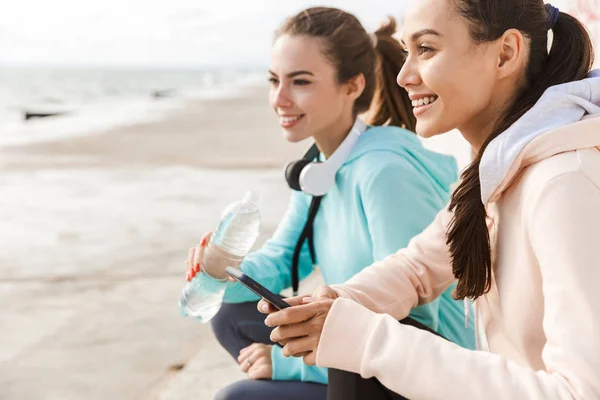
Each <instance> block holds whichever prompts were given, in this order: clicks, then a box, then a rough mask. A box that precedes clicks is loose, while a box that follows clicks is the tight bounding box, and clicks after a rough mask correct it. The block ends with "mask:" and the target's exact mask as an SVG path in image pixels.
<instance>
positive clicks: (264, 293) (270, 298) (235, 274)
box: [225, 267, 290, 310]
mask: <svg viewBox="0 0 600 400" xmlns="http://www.w3.org/2000/svg"><path fill="white" fill-rule="evenodd" d="M225 272H226V273H227V275H229V276H231V277H232V278H233V279H235V280H236V281H238V282H240V283H241V284H242V285H244V286H246V287H247V288H248V289H250V290H252V291H253V292H254V293H256V294H257V295H259V296H260V297H262V298H263V299H265V301H266V302H268V303H269V304H271V305H272V306H273V307H275V308H276V309H278V310H283V309H284V308H287V307H289V306H290V305H289V304H288V303H286V302H285V301H283V300H282V299H281V297H279V296H277V295H276V294H275V293H273V292H271V291H270V290H269V289H267V288H265V287H264V286H263V285H261V284H260V283H258V282H256V281H255V280H254V279H252V278H250V277H249V276H248V275H246V274H245V273H243V272H242V271H240V270H239V269H237V268H233V267H227V268H225Z"/></svg>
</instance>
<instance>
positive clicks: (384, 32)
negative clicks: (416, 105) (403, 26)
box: [368, 17, 417, 132]
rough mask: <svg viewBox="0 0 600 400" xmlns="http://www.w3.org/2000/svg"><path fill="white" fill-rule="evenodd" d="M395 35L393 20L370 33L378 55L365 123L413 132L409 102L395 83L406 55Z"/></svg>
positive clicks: (390, 19)
mask: <svg viewBox="0 0 600 400" xmlns="http://www.w3.org/2000/svg"><path fill="white" fill-rule="evenodd" d="M395 33H396V20H395V19H394V18H392V17H390V18H389V19H388V21H387V23H385V24H383V25H382V26H381V27H380V28H379V29H378V30H377V31H376V32H375V33H374V34H373V35H374V37H375V38H376V40H374V42H375V43H374V45H375V50H376V53H377V61H376V67H375V71H376V89H375V96H374V99H373V101H372V103H371V107H370V109H369V117H370V118H369V119H370V120H369V121H368V122H369V123H370V124H371V125H376V126H379V125H393V126H401V127H404V128H406V129H408V130H410V131H412V132H414V131H415V128H416V123H417V120H416V117H415V116H414V114H413V112H412V102H411V100H410V98H409V97H408V93H407V92H406V90H404V88H402V87H400V86H399V85H398V84H397V83H396V77H397V75H398V73H399V72H400V70H401V69H402V66H403V65H404V62H405V61H406V56H405V54H404V52H403V49H402V46H401V45H400V43H399V42H398V41H397V40H396V39H395V38H394V37H393V35H394V34H395Z"/></svg>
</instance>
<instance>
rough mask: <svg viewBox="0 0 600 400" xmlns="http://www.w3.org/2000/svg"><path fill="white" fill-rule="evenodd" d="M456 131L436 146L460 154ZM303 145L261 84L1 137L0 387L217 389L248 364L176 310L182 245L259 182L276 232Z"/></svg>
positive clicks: (48, 395)
mask: <svg viewBox="0 0 600 400" xmlns="http://www.w3.org/2000/svg"><path fill="white" fill-rule="evenodd" d="M457 135H458V134H452V135H450V136H444V137H441V138H438V139H435V140H433V141H428V143H427V145H428V146H429V147H431V148H434V149H438V150H442V151H447V152H450V153H453V154H455V155H457V156H458V158H459V161H460V163H461V164H462V165H464V164H465V162H466V158H468V149H467V148H466V147H465V146H464V144H462V143H461V142H460V141H457ZM306 146H307V144H295V145H293V144H289V143H287V142H286V141H285V140H284V139H283V137H282V135H281V131H280V128H279V126H278V124H277V120H276V117H275V116H274V114H273V111H272V110H271V109H270V107H269V105H268V101H267V88H266V85H265V86H253V87H249V88H247V89H245V90H243V91H242V92H240V93H239V95H237V96H233V97H229V98H219V99H213V100H190V101H186V102H184V103H182V105H181V106H179V107H177V108H175V109H173V110H171V111H170V112H169V114H168V115H166V116H165V117H164V118H162V119H161V120H158V121H153V122H151V123H138V124H134V125H130V126H124V127H120V128H118V129H112V130H108V131H101V132H90V133H89V134H87V135H85V136H77V137H71V138H64V139H60V140H53V141H48V142H42V143H32V144H29V145H22V146H13V147H0V171H1V174H2V179H1V180H0V221H2V224H1V225H0V241H1V242H2V244H3V245H2V250H1V251H0V304H2V305H3V310H2V313H1V314H0V399H3V400H4V399H7V400H13V399H15V400H22V399H26V400H37V399H44V400H47V399H57V400H71V399H73V400H75V399H77V400H79V399H89V400H94V399H126V400H129V399H132V400H133V399H161V400H179V399H190V398H195V399H211V398H212V397H213V395H214V393H215V392H216V391H217V390H218V389H219V388H221V387H223V386H224V385H226V384H228V383H230V382H233V381H235V380H238V379H242V378H243V377H244V376H243V374H242V373H241V372H240V371H239V368H238V366H237V365H236V364H235V363H234V361H233V360H232V359H231V358H230V357H229V355H228V354H226V352H225V351H224V350H222V349H221V348H220V347H219V345H218V344H217V342H216V340H215V339H214V337H213V335H212V333H211V331H210V328H209V327H208V326H207V325H202V324H200V323H198V322H196V321H193V320H187V319H184V318H182V317H181V316H180V315H179V312H178V308H177V300H178V297H179V293H180V290H181V287H182V285H183V284H184V283H185V280H184V273H185V271H184V265H183V260H184V259H185V257H186V255H187V249H188V248H189V247H190V246H193V245H195V244H196V243H197V241H198V240H199V239H200V237H201V234H202V233H203V232H205V231H208V230H211V229H213V228H214V226H215V225H216V223H217V222H218V219H219V215H220V212H221V210H222V209H223V207H224V206H225V205H227V204H229V203H230V202H232V201H235V200H238V199H239V198H241V197H242V196H243V194H244V192H245V191H246V190H248V189H254V190H258V191H259V192H261V193H262V197H263V200H262V216H263V228H262V233H261V237H260V238H259V240H258V242H257V244H260V243H262V242H263V241H264V240H265V239H266V238H268V236H269V235H271V233H272V232H273V230H274V229H275V227H276V225H277V222H278V221H279V219H280V217H281V216H282V215H283V213H284V211H285V208H286V206H287V201H288V197H289V189H288V188H287V185H286V183H285V181H284V179H283V173H282V168H283V166H284V165H285V164H286V163H287V162H289V161H290V160H293V159H296V158H298V157H300V156H301V155H302V153H303V151H304V150H305V148H306ZM314 284H315V280H312V281H309V282H308V283H305V291H306V290H309V289H310V287H311V286H313V285H314Z"/></svg>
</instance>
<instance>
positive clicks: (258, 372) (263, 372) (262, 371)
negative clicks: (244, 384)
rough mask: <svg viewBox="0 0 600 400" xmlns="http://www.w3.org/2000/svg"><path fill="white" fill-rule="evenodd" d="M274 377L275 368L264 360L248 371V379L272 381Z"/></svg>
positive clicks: (253, 365)
mask: <svg viewBox="0 0 600 400" xmlns="http://www.w3.org/2000/svg"><path fill="white" fill-rule="evenodd" d="M272 377H273V368H272V367H271V365H270V364H268V363H267V362H266V361H264V359H260V360H259V361H257V362H256V363H254V364H252V367H250V370H249V371H248V378H250V379H253V380H258V379H271V378H272Z"/></svg>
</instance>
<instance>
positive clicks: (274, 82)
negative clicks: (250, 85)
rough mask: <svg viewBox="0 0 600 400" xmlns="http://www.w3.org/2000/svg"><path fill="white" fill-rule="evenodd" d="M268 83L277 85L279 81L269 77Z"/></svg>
mask: <svg viewBox="0 0 600 400" xmlns="http://www.w3.org/2000/svg"><path fill="white" fill-rule="evenodd" d="M269 82H270V83H271V84H272V85H277V84H278V83H279V79H277V78H274V77H272V76H271V77H270V78H269Z"/></svg>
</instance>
